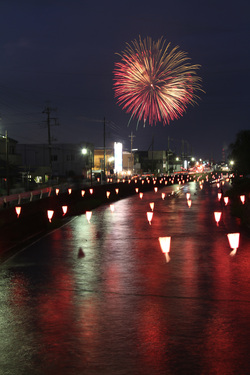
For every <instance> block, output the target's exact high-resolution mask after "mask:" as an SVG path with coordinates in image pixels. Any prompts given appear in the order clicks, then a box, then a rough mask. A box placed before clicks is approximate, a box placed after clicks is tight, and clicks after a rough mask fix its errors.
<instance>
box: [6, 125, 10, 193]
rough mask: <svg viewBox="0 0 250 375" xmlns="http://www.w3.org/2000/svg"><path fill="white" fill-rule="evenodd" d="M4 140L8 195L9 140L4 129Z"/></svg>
mask: <svg viewBox="0 0 250 375" xmlns="http://www.w3.org/2000/svg"><path fill="white" fill-rule="evenodd" d="M5 141H6V180H7V181H6V183H7V195H10V172H9V145H8V143H9V141H8V133H7V130H5Z"/></svg>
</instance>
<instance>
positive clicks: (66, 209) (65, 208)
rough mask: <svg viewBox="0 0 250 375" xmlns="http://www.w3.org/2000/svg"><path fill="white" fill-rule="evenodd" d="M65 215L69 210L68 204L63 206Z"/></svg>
mask: <svg viewBox="0 0 250 375" xmlns="http://www.w3.org/2000/svg"><path fill="white" fill-rule="evenodd" d="M62 211H63V216H64V215H66V213H67V211H68V206H62Z"/></svg>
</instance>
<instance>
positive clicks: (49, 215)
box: [47, 210, 54, 223]
mask: <svg viewBox="0 0 250 375" xmlns="http://www.w3.org/2000/svg"><path fill="white" fill-rule="evenodd" d="M53 215H54V211H53V210H47V216H48V219H49V222H50V223H51V219H52V217H53Z"/></svg>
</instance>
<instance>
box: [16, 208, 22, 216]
mask: <svg viewBox="0 0 250 375" xmlns="http://www.w3.org/2000/svg"><path fill="white" fill-rule="evenodd" d="M15 210H16V214H17V217H18V218H19V216H20V213H21V207H20V206H17V207H15Z"/></svg>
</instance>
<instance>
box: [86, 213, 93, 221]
mask: <svg viewBox="0 0 250 375" xmlns="http://www.w3.org/2000/svg"><path fill="white" fill-rule="evenodd" d="M91 216H92V211H86V219H87V220H88V222H89V223H90V219H91Z"/></svg>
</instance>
